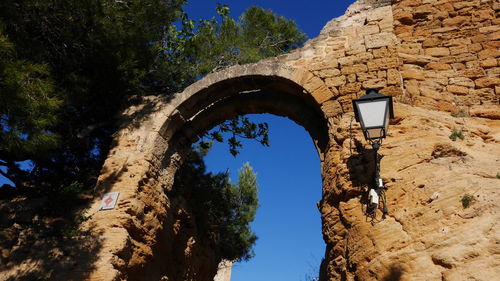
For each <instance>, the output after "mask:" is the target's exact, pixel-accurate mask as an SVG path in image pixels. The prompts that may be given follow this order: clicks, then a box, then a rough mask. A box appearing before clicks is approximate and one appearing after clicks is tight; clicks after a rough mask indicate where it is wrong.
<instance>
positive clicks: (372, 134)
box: [366, 128, 384, 139]
mask: <svg viewBox="0 0 500 281" xmlns="http://www.w3.org/2000/svg"><path fill="white" fill-rule="evenodd" d="M381 137H384V135H383V130H382V128H373V129H368V130H366V138H367V139H378V138H381Z"/></svg>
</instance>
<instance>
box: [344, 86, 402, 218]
mask: <svg viewBox="0 0 500 281" xmlns="http://www.w3.org/2000/svg"><path fill="white" fill-rule="evenodd" d="M352 106H353V109H354V116H355V118H356V121H358V122H359V123H360V124H361V129H362V130H363V134H364V136H365V139H366V140H367V141H368V142H370V143H371V145H372V147H373V151H374V152H375V178H374V181H373V183H374V186H373V187H372V188H371V189H370V190H369V192H368V199H369V202H370V203H369V209H370V210H371V211H372V213H373V214H374V213H375V210H376V209H377V208H378V203H379V197H380V196H383V199H384V209H383V211H384V214H386V213H387V203H386V202H385V201H386V200H385V194H384V183H383V182H382V179H381V178H380V159H382V155H380V154H378V149H379V148H380V145H381V144H382V139H383V138H385V137H386V136H387V130H388V128H389V119H392V118H394V109H393V104H392V97H391V96H386V95H383V94H380V93H379V92H378V91H377V90H376V89H368V90H366V94H365V95H364V96H362V97H361V98H359V99H354V100H352Z"/></svg>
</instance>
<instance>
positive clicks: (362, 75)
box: [357, 71, 378, 82]
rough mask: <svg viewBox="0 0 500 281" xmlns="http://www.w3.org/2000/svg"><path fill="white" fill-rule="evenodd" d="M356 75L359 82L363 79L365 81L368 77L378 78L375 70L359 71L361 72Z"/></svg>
mask: <svg viewBox="0 0 500 281" xmlns="http://www.w3.org/2000/svg"><path fill="white" fill-rule="evenodd" d="M357 77H358V81H359V82H363V81H366V80H369V79H377V78H378V74H377V72H375V71H372V72H361V73H358V74H357Z"/></svg>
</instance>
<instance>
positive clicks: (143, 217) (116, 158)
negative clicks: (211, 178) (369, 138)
mask: <svg viewBox="0 0 500 281" xmlns="http://www.w3.org/2000/svg"><path fill="white" fill-rule="evenodd" d="M331 97H333V93H332V92H330V90H329V89H328V87H326V85H324V83H323V81H322V80H321V79H320V78H318V77H316V76H315V75H313V74H312V73H311V72H309V71H306V70H303V69H298V68H293V67H289V66H286V65H284V64H280V63H272V62H271V63H270V62H261V63H256V64H249V65H238V66H233V67H230V68H227V69H225V70H223V71H220V72H217V73H212V74H210V75H207V76H206V77H205V78H203V79H201V80H200V81H198V82H196V83H194V84H193V85H191V86H189V87H188V88H186V89H185V90H184V91H183V92H182V93H179V94H177V95H176V96H175V97H174V98H173V99H172V100H170V101H165V100H162V99H159V98H153V99H151V100H149V101H147V102H145V103H144V104H142V105H139V106H134V107H131V108H130V109H129V110H127V111H126V112H125V113H124V116H126V117H127V118H124V120H125V121H124V126H123V127H122V129H121V130H120V131H119V132H118V133H117V134H116V136H115V146H114V148H113V149H112V150H111V152H110V154H109V156H108V158H107V160H106V161H105V164H104V166H103V170H102V172H101V175H100V177H99V180H98V185H97V190H98V191H99V192H100V193H101V194H102V193H104V192H108V191H119V192H120V199H119V202H118V206H117V208H116V209H114V210H112V211H108V212H99V211H95V215H94V216H93V218H92V220H91V221H92V223H93V224H92V225H93V227H94V228H96V229H97V230H98V231H100V232H101V233H103V235H102V237H104V239H105V240H108V242H106V241H104V242H103V243H102V249H101V250H100V255H101V256H102V257H101V259H102V260H103V263H102V264H101V263H99V264H100V265H99V266H97V267H96V270H95V271H94V272H93V275H92V276H91V278H94V279H97V280H114V279H116V278H120V279H123V278H125V279H132V280H134V278H138V276H142V277H141V278H144V274H146V275H147V276H153V275H154V274H156V275H154V277H151V279H157V278H158V277H159V276H160V275H158V274H166V275H168V274H169V270H170V271H171V269H169V268H168V266H167V268H163V267H162V265H159V264H155V263H154V262H151V258H152V257H153V256H155V257H156V260H158V257H162V259H164V260H168V259H169V258H171V257H169V256H168V255H169V254H168V253H159V252H158V250H157V249H159V248H161V249H171V248H172V245H168V242H165V241H168V237H169V236H168V234H166V233H165V232H166V231H167V230H168V228H171V227H172V226H168V225H167V224H168V223H167V221H169V220H171V218H170V217H169V216H171V213H172V210H170V209H169V208H170V207H171V206H172V202H171V199H170V198H168V196H167V195H166V194H168V192H169V190H170V189H171V187H172V185H173V180H174V175H175V172H176V171H177V169H178V167H179V166H180V164H181V163H182V161H183V156H184V153H185V151H186V149H187V148H188V147H189V146H190V145H191V143H193V142H195V141H196V140H197V138H198V137H199V136H200V135H202V134H204V133H205V132H206V131H207V130H209V129H211V128H212V127H214V126H215V125H217V124H219V123H220V122H223V121H225V120H227V119H231V118H234V117H236V116H238V115H244V114H249V113H271V114H275V115H280V116H284V117H288V118H290V119H291V120H293V121H295V122H296V123H298V124H299V125H301V126H303V127H304V128H305V129H306V130H307V131H308V132H309V134H310V135H311V137H312V139H313V140H314V143H315V146H316V148H317V151H318V154H319V158H320V160H321V162H322V163H323V161H324V159H325V155H326V154H327V153H328V151H329V148H330V147H329V146H330V142H329V135H328V132H329V128H328V126H329V123H328V121H327V118H326V117H325V114H324V112H323V111H322V109H321V103H322V102H324V101H326V100H328V99H330V98H331ZM337 113H338V114H341V109H340V107H339V111H338V112H337ZM329 115H331V112H330V113H329ZM322 166H323V165H322ZM323 173H324V172H322V174H323ZM94 208H95V210H98V202H96V203H95V204H94ZM111 241H112V242H111ZM159 241H163V242H159ZM159 244H161V245H159ZM116 245H120V246H119V247H116ZM155 266H156V267H157V268H153V267H155ZM158 268H162V269H161V270H160V271H162V272H163V273H161V272H160V273H159V271H158ZM200 270H201V269H200ZM205 271H206V270H205ZM110 273H113V274H111V275H110ZM152 274H153V275H152ZM104 276H114V277H113V278H111V279H110V278H109V277H104ZM146 280H148V279H147V278H146Z"/></svg>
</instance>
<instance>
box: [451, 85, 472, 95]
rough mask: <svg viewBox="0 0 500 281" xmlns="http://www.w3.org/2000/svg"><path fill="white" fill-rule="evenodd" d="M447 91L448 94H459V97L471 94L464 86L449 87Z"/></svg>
mask: <svg viewBox="0 0 500 281" xmlns="http://www.w3.org/2000/svg"><path fill="white" fill-rule="evenodd" d="M446 90H448V92H450V93H453V94H457V95H466V94H468V93H469V88H467V87H464V86H458V85H448V86H447V87H446Z"/></svg>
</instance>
